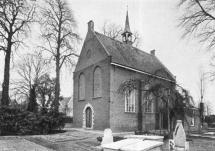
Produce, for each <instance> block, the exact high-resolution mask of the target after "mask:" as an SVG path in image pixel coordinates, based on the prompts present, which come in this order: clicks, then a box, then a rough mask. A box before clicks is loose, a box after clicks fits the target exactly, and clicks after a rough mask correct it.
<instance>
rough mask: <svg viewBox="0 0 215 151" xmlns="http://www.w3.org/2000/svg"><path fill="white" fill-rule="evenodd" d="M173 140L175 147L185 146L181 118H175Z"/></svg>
mask: <svg viewBox="0 0 215 151" xmlns="http://www.w3.org/2000/svg"><path fill="white" fill-rule="evenodd" d="M173 140H174V142H175V147H179V148H185V142H186V134H185V131H184V128H183V125H182V121H181V120H177V124H176V127H175V131H174V133H173Z"/></svg>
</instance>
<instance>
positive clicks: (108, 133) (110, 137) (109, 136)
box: [101, 128, 113, 145]
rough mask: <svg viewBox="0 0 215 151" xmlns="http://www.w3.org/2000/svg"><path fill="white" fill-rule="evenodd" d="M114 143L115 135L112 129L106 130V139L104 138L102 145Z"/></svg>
mask: <svg viewBox="0 0 215 151" xmlns="http://www.w3.org/2000/svg"><path fill="white" fill-rule="evenodd" d="M109 143H113V135H112V131H111V129H109V128H108V129H105V130H104V137H103V138H102V143H101V145H104V144H109Z"/></svg>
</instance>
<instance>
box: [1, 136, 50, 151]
mask: <svg viewBox="0 0 215 151" xmlns="http://www.w3.org/2000/svg"><path fill="white" fill-rule="evenodd" d="M0 151H53V150H52V149H48V148H46V147H43V146H41V145H38V144H36V143H33V142H30V141H27V140H25V139H23V138H20V137H1V138H0Z"/></svg>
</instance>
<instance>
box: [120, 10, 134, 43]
mask: <svg viewBox="0 0 215 151" xmlns="http://www.w3.org/2000/svg"><path fill="white" fill-rule="evenodd" d="M122 41H123V42H124V43H126V44H132V32H131V30H130V25H129V18H128V6H127V12H126V20H125V29H124V31H123V33H122Z"/></svg>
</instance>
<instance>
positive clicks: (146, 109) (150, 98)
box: [144, 94, 154, 113]
mask: <svg viewBox="0 0 215 151" xmlns="http://www.w3.org/2000/svg"><path fill="white" fill-rule="evenodd" d="M153 100H154V98H153V96H152V94H150V95H149V96H147V97H146V98H145V107H144V112H145V113H154V107H153ZM149 105H150V109H149Z"/></svg>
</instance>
